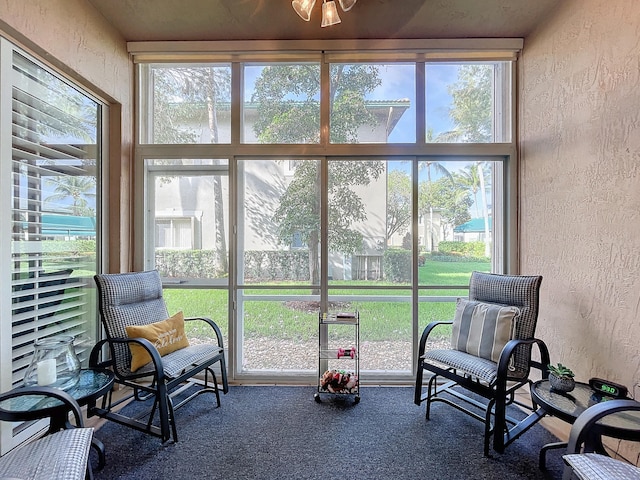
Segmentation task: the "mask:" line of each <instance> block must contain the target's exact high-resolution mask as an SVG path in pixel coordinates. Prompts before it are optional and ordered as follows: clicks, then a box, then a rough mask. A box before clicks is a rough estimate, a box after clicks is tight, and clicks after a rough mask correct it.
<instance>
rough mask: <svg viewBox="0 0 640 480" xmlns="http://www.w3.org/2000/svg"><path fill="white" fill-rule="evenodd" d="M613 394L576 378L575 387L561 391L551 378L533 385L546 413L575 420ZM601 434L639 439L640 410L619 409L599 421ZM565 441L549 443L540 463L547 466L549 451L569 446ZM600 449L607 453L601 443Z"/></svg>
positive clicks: (534, 391) (625, 438)
mask: <svg viewBox="0 0 640 480" xmlns="http://www.w3.org/2000/svg"><path fill="white" fill-rule="evenodd" d="M611 398H612V397H608V396H606V395H603V394H602V393H599V392H596V391H595V390H593V389H592V388H591V387H590V386H589V384H587V383H581V382H576V387H575V388H574V389H573V390H572V391H571V392H568V393H564V392H558V391H555V390H553V389H552V388H551V384H550V383H549V381H548V380H540V381H537V382H535V383H534V384H533V385H531V399H532V400H533V402H534V403H536V404H537V405H538V406H539V407H540V408H541V409H542V410H543V411H544V412H545V414H548V415H551V416H553V417H557V418H559V419H561V420H564V421H565V422H567V423H570V424H573V423H574V422H575V421H576V419H577V418H578V416H579V415H580V414H581V413H582V412H584V411H585V410H586V409H587V408H589V407H591V406H593V405H596V404H598V403H602V402H606V401H607V400H610V399H611ZM596 425H597V427H598V431H597V433H598V434H599V435H601V436H602V435H604V436H608V437H614V438H620V439H624V440H637V439H638V429H639V428H640V412H620V413H615V414H612V415H608V416H606V417H605V418H603V419H602V420H601V421H600V422H598V423H597V424H596ZM566 447H567V443H566V442H556V443H549V444H547V445H545V446H543V447H542V449H541V450H540V458H539V466H540V469H542V470H544V469H545V465H546V455H547V451H548V450H551V449H555V448H566ZM597 450H598V451H599V453H605V450H604V446H602V444H600V446H599V447H598V449H597Z"/></svg>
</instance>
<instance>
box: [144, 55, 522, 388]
mask: <svg viewBox="0 0 640 480" xmlns="http://www.w3.org/2000/svg"><path fill="white" fill-rule="evenodd" d="M507 43H508V42H507ZM293 44H294V45H293V46H292V49H291V51H286V52H285V51H278V52H269V53H265V52H264V50H263V48H260V47H263V46H259V45H257V44H256V48H257V50H260V52H257V51H256V52H252V51H251V49H249V51H247V52H246V53H243V51H239V50H237V49H232V51H230V53H228V54H225V53H224V52H216V51H211V52H208V53H202V56H203V57H206V56H207V55H210V56H211V57H212V58H214V57H215V59H216V63H211V64H210V65H209V64H206V63H204V62H200V63H198V64H197V65H189V66H188V67H187V66H186V65H185V62H184V59H182V60H181V56H180V55H179V54H176V55H175V62H176V63H173V64H172V63H170V62H168V61H167V58H168V57H167V55H166V54H158V55H157V58H158V59H161V61H162V63H154V53H153V52H147V53H146V54H145V55H144V58H141V59H140V67H139V68H140V72H141V75H140V78H141V79H142V83H141V85H140V87H141V88H140V94H141V99H140V101H139V105H140V106H141V108H142V110H141V111H140V114H139V115H138V118H140V119H141V120H142V122H141V125H140V130H141V131H143V132H145V129H147V131H148V129H149V128H150V127H149V125H153V130H154V132H164V135H165V136H164V140H160V139H155V140H153V136H149V135H146V136H145V135H143V136H142V138H143V141H142V142H141V144H140V145H139V146H138V149H137V151H138V158H137V161H138V163H139V164H144V172H146V174H145V175H144V176H143V178H144V179H145V180H144V181H145V185H146V193H145V194H144V195H143V196H141V197H140V198H139V200H141V201H142V200H144V201H145V206H144V211H145V212H146V215H145V225H146V228H145V229H144V231H145V233H144V242H143V243H144V246H145V248H144V258H145V261H146V264H145V265H144V266H145V267H151V268H154V267H155V268H159V267H161V268H160V269H161V271H162V272H164V273H163V277H164V279H165V287H166V289H167V291H170V292H171V294H170V297H171V302H172V308H175V309H179V308H181V307H180V305H181V304H184V303H187V304H189V306H190V307H193V305H196V304H202V305H203V308H210V307H208V306H209V305H210V302H211V301H212V299H216V300H215V302H216V303H217V304H219V303H222V304H223V305H227V306H228V312H227V315H226V316H225V315H220V311H219V310H216V312H217V313H218V314H219V316H217V317H216V318H215V320H216V321H217V322H219V323H221V324H223V326H224V327H225V332H228V345H227V346H228V350H229V362H228V365H229V367H230V369H231V372H230V374H231V376H232V378H235V379H242V380H247V381H250V380H254V381H256V380H257V381H278V382H289V383H311V384H313V383H314V382H315V381H316V380H317V375H318V369H319V368H320V369H322V368H323V365H326V363H325V364H323V363H322V360H321V359H319V358H318V348H319V347H320V348H321V347H322V346H323V345H326V344H327V342H329V341H331V339H330V338H329V336H328V332H323V331H322V330H319V327H318V313H319V312H321V311H332V310H334V311H335V310H356V309H357V310H358V311H359V312H360V314H361V315H360V318H361V330H360V339H361V352H360V353H361V357H360V367H361V376H362V381H363V382H364V383H367V382H369V381H371V382H374V381H375V382H389V383H393V382H407V381H410V379H411V378H412V377H413V375H414V371H415V348H416V345H417V342H418V337H419V334H420V332H421V329H422V328H423V327H424V325H426V323H427V322H428V321H430V320H433V319H443V318H448V317H451V316H452V314H453V309H454V307H455V300H456V298H457V297H458V296H465V295H466V294H467V292H466V289H467V286H468V281H469V277H470V275H471V273H472V271H473V270H481V271H496V272H507V271H512V270H511V268H512V263H511V258H512V257H511V252H510V250H509V248H508V246H509V245H510V244H512V238H513V237H512V231H511V229H510V228H511V223H510V219H511V216H512V214H513V213H512V212H513V208H512V206H511V205H512V202H513V198H512V195H513V192H514V184H513V183H512V182H513V177H514V172H515V170H514V165H515V158H514V157H513V154H514V152H515V148H514V145H513V144H512V143H511V140H512V139H513V138H514V136H513V132H512V122H511V118H512V112H513V109H512V106H511V102H512V98H513V95H512V89H513V85H512V81H511V78H512V75H513V68H512V67H513V61H514V60H513V59H514V58H515V55H514V51H513V50H508V49H507V50H508V51H504V52H502V53H501V52H500V51H499V49H495V44H494V45H492V48H491V49H487V53H486V55H484V56H482V55H478V54H477V51H476V52H474V53H473V54H470V55H469V58H468V59H465V58H464V54H463V53H461V51H460V50H459V49H457V50H455V51H453V50H452V52H451V57H450V58H447V53H446V51H443V49H442V48H438V49H437V51H434V52H429V51H428V50H420V49H417V50H416V49H415V47H414V48H413V49H411V48H409V49H408V50H407V51H393V52H391V53H390V52H389V51H383V50H384V48H383V49H382V50H380V44H379V43H376V44H372V45H371V48H370V49H367V48H366V47H364V48H363V46H364V44H363V43H358V44H357V48H355V49H354V50H352V51H350V50H348V48H347V47H345V49H344V50H341V51H326V50H325V49H324V48H321V46H320V42H319V48H318V49H317V51H312V50H311V49H309V45H308V44H304V47H301V46H299V45H298V44H297V43H295V42H293ZM207 45H208V44H207ZM395 45H396V46H397V44H395ZM241 46H242V47H244V48H245V49H246V48H247V44H246V42H245V43H243V44H242V45H241ZM296 46H298V47H299V48H295V47H296ZM334 46H335V45H334ZM471 46H472V45H471V44H470V47H471ZM231 47H232V46H230V45H228V44H226V43H225V44H224V45H223V48H224V49H229V48H231ZM477 47H478V45H477V44H475V43H474V45H473V48H474V50H477ZM202 48H203V49H204V48H205V44H203V47H202ZM356 50H357V53H354V52H355V51H356ZM418 50H419V51H418ZM432 57H433V60H431V58H432ZM479 57H483V60H482V61H481V62H480V61H477V60H474V59H477V58H479ZM189 58H194V57H193V56H192V57H189ZM221 59H222V60H221ZM227 60H228V62H229V63H225V62H226V61H227ZM212 69H222V70H220V72H219V73H218V74H216V75H214V77H215V78H217V79H218V80H219V81H220V82H222V81H223V80H224V85H226V87H225V88H221V87H219V86H217V85H218V83H216V84H215V85H216V87H215V88H214V89H213V90H212V87H210V86H209V87H207V88H203V87H201V86H198V87H193V88H194V89H195V90H196V91H198V92H200V93H197V94H196V92H195V91H193V92H190V91H188V90H185V85H199V82H201V79H202V75H201V72H203V71H204V72H208V73H207V75H209V77H208V78H209V79H211V78H214V77H212V76H211V72H212V71H213V70H212ZM159 72H162V75H163V76H164V77H166V79H171V80H170V81H168V80H166V79H165V80H163V83H159V82H158V81H157V78H158V74H159ZM222 72H224V73H222ZM190 75H194V77H193V80H190ZM209 85H213V84H212V83H209ZM220 85H222V83H220ZM188 92H190V95H189V96H188V99H189V101H188V102H187V101H186V98H187V93H188ZM206 92H209V95H208V96H207V95H204V94H203V93H206ZM223 94H224V95H223ZM223 96H224V98H225V100H224V101H223V100H222V98H223ZM213 98H216V100H215V101H212V99H213ZM225 102H228V104H227V103H225ZM223 104H224V105H225V106H227V105H228V108H226V109H222V108H221V107H222V105H223ZM163 105H164V106H163ZM166 105H170V106H171V108H172V115H171V116H169V117H167V116H166V115H165V113H164V112H165V110H166ZM146 106H149V107H146ZM212 106H215V108H212ZM196 112H200V113H197V114H196ZM204 112H207V115H208V116H206V122H205V121H200V122H199V123H198V125H199V127H198V128H196V127H195V123H194V121H193V119H194V118H195V117H196V116H198V115H200V117H198V118H203V119H204V118H205V116H202V115H204ZM185 118H189V119H191V120H189V122H186V121H185V120H184V119H185ZM145 122H146V125H145ZM221 125H226V127H224V128H227V127H228V129H229V134H228V136H226V137H224V138H225V139H228V143H224V142H227V140H220V139H222V138H223V136H221V135H220V132H222V131H223V130H224V128H221V127H220V126H221ZM216 129H217V131H218V133H217V134H216V133H215V131H216ZM189 132H191V133H189ZM187 134H189V135H190V136H188V135H187ZM213 138H218V139H219V140H217V141H213V142H212V141H210V140H209V139H213ZM145 143H154V145H148V144H145ZM185 158H189V159H191V160H189V161H186V160H176V159H185ZM211 158H218V159H220V158H223V159H225V161H224V162H223V161H220V160H215V161H210V160H207V159H211ZM198 160H200V161H201V162H203V163H202V164H198V163H197V162H198ZM208 164H211V165H217V167H220V166H221V165H223V164H224V166H225V168H226V170H225V173H224V175H228V176H225V177H224V179H225V180H226V179H227V178H228V179H229V181H228V183H225V184H224V187H223V188H222V190H220V191H221V192H222V197H218V196H217V194H216V191H215V188H210V189H207V187H205V185H207V182H206V181H205V179H206V178H207V175H214V176H215V175H217V174H215V173H213V171H211V170H207V169H208V168H209V167H206V165H208ZM220 174H222V173H220ZM196 177H197V178H199V180H197V181H196ZM212 178H213V177H212ZM220 178H221V179H222V177H220ZM211 185H213V184H211ZM220 198H221V199H222V201H220ZM221 206H224V207H225V208H224V209H223V210H220V211H221V212H223V213H222V215H223V216H222V217H219V216H218V211H219V209H220V207H221ZM206 218H210V219H215V218H219V219H220V221H213V222H210V223H209V224H208V226H207V225H205V220H206ZM222 219H224V221H222ZM213 239H224V240H225V242H217V243H216V244H215V246H214V245H213V243H212V241H213ZM140 240H142V239H140ZM207 242H209V243H210V244H211V246H210V247H207ZM209 249H211V250H212V253H211V258H212V259H216V260H215V261H212V262H210V263H207V262H204V261H199V262H191V263H187V264H185V265H187V266H188V268H182V270H181V271H177V270H176V265H180V261H177V259H183V258H185V259H186V258H187V257H193V258H198V259H201V258H207V251H208V250H209ZM168 254H170V255H172V257H168V256H167V255H168ZM161 259H166V260H163V262H164V263H160V260H161ZM220 259H225V260H227V259H228V262H229V263H228V265H227V267H228V268H226V269H225V268H220V265H219V264H218V263H216V262H218V261H219V260H220ZM172 268H173V269H174V271H172V270H171V269H172ZM196 271H197V272H199V273H198V274H197V275H195V274H194V272H196ZM212 279H216V281H215V282H212ZM225 282H226V283H225ZM223 293H224V294H225V295H226V299H225V300H222V298H221V297H220V295H221V294H223ZM174 302H175V303H174ZM206 313H207V312H206V311H205V312H204V314H206ZM201 314H202V313H201ZM227 321H228V322H229V323H228V325H225V323H226V322H227ZM227 327H228V328H227ZM442 340H443V341H446V339H444V338H443V339H442ZM349 346H350V345H345V347H349Z"/></svg>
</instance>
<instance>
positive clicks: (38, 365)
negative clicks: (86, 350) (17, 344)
mask: <svg viewBox="0 0 640 480" xmlns="http://www.w3.org/2000/svg"><path fill="white" fill-rule="evenodd" d="M34 346H35V351H34V352H33V357H32V358H31V363H30V364H29V366H28V367H27V371H26V372H25V375H24V385H25V386H26V387H31V386H34V385H40V386H47V387H55V388H60V389H62V390H68V389H70V388H72V387H74V386H75V385H76V384H77V383H78V379H79V377H80V361H79V360H78V357H77V356H76V352H75V349H74V347H73V337H71V336H67V335H60V336H56V337H47V338H43V339H40V340H37V341H36V342H35V343H34Z"/></svg>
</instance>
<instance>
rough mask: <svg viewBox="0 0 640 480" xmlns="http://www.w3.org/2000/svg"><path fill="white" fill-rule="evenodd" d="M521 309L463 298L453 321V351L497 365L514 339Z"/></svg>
mask: <svg viewBox="0 0 640 480" xmlns="http://www.w3.org/2000/svg"><path fill="white" fill-rule="evenodd" d="M518 315H520V309H519V308H517V307H511V306H503V305H495V304H491V303H482V302H476V301H470V300H466V299H464V298H459V299H458V302H457V304H456V315H455V317H454V319H453V332H452V335H451V348H454V349H456V350H460V351H463V352H467V353H469V354H471V355H475V356H476V357H481V358H486V359H487V360H492V361H494V362H497V361H498V360H499V359H500V352H502V349H503V348H504V346H505V345H506V344H507V342H508V341H509V340H511V338H512V337H513V332H514V331H515V322H516V319H517V317H518Z"/></svg>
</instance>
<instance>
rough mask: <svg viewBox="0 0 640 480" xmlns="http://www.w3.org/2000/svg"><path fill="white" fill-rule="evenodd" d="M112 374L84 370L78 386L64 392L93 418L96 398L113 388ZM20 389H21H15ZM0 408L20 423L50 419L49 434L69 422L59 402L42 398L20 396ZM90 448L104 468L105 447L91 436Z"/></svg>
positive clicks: (7, 400)
mask: <svg viewBox="0 0 640 480" xmlns="http://www.w3.org/2000/svg"><path fill="white" fill-rule="evenodd" d="M113 380H114V375H113V372H112V371H110V370H104V369H97V368H87V369H82V370H80V378H79V380H78V383H77V384H76V385H75V386H73V387H72V388H70V389H68V390H65V392H66V393H68V394H69V395H71V397H73V399H74V400H75V401H76V402H78V404H79V405H80V406H84V405H87V406H88V407H87V416H89V417H91V416H93V413H92V410H93V409H94V408H95V402H96V400H97V399H98V398H100V397H102V396H103V395H105V394H107V393H108V392H109V391H110V390H111V388H112V387H113ZM17 388H23V387H17ZM0 408H2V410H4V411H7V412H15V413H16V417H17V418H18V417H19V418H21V419H23V421H28V420H36V419H40V418H43V417H50V418H51V421H50V423H49V432H51V433H52V432H57V431H58V430H61V429H63V428H64V427H65V426H66V425H67V423H68V421H69V419H68V414H69V410H68V409H67V407H66V406H65V405H64V404H63V403H62V402H61V401H60V400H58V399H55V398H52V397H46V396H43V395H23V396H20V397H16V398H9V399H6V400H3V401H2V402H0ZM92 446H93V447H94V448H95V449H96V451H97V452H98V458H99V463H98V468H99V469H100V468H102V467H104V464H105V456H104V444H103V443H102V442H101V441H100V440H98V439H97V438H96V437H95V436H94V437H93V441H92Z"/></svg>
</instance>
